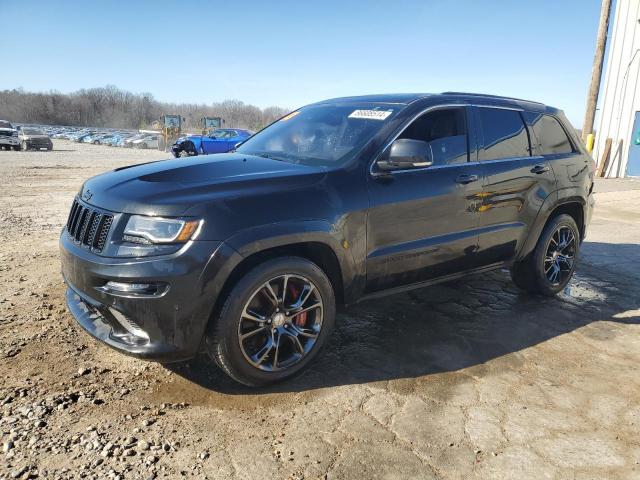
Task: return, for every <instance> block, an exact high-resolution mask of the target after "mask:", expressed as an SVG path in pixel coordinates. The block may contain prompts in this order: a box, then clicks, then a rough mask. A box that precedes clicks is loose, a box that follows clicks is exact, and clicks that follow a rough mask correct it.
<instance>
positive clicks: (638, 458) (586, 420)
mask: <svg viewBox="0 0 640 480" xmlns="http://www.w3.org/2000/svg"><path fill="white" fill-rule="evenodd" d="M54 148H55V150H54V151H53V152H6V151H1V152H0V178H1V179H2V183H1V185H2V189H1V191H0V197H1V200H0V231H1V232H2V235H1V238H2V242H1V243H0V369H1V370H0V371H1V372H2V375H0V437H1V438H0V447H1V450H0V457H1V458H0V478H35V477H38V478H61V479H62V478H180V477H182V476H187V477H197V478H220V479H228V478H242V479H245V478H246V479H253V478H269V479H271V478H273V479H289V478H291V479H302V478H305V479H324V478H327V479H343V478H344V479H352V478H353V479H370V478H379V479H390V478H414V479H418V478H419V479H430V478H437V479H457V478H476V479H492V478H496V479H498V478H500V479H502V478H504V479H512V478H518V479H525V478H527V479H528V478H530V479H542V478H550V479H555V478H558V479H560V478H562V479H565V478H571V479H591V478H620V479H633V478H637V479H640V375H638V372H639V369H638V365H639V364H640V310H639V308H640V305H639V304H640V283H639V280H640V182H638V181H636V182H634V181H602V182H600V183H599V184H598V185H597V191H598V192H599V193H597V202H598V203H597V207H596V212H595V217H594V219H593V222H592V224H591V227H590V231H589V238H588V241H587V242H586V243H585V244H584V248H583V255H582V263H581V265H580V266H579V267H578V274H577V277H576V279H575V280H574V281H573V282H572V284H571V285H570V288H569V289H568V290H567V292H566V293H565V294H563V295H562V296H560V297H559V298H557V299H547V298H537V297H531V296H526V295H523V294H520V293H519V292H518V291H517V290H516V289H515V288H514V287H513V285H512V284H511V282H510V281H509V278H508V274H507V273H506V272H495V273H492V274H488V275H483V276H476V277H472V278H469V279H466V280H463V281H457V282H454V283H448V284H444V285H441V286H436V287H432V288H428V289H424V290H417V291H413V292H411V293H405V294H400V295H395V296H392V297H387V298H383V299H379V300H376V301H372V302H369V303H366V304H361V305H357V306H354V307H351V308H349V309H348V310H346V311H344V312H342V313H340V314H339V317H338V321H337V329H336V332H335V334H334V336H333V339H332V341H331V342H330V344H329V346H328V348H327V349H326V350H325V351H324V353H323V354H322V355H321V357H320V358H319V360H318V361H317V362H316V363H315V364H314V365H313V367H312V368H311V369H310V370H309V371H308V372H307V373H306V374H305V375H303V376H301V377H299V378H297V379H295V380H294V381H291V382H288V383H285V384H282V385H279V386H277V387H275V388H272V389H269V390H262V391H250V390H247V389H244V388H241V387H238V386H236V385H235V384H233V383H232V382H231V381H229V380H227V378H226V377H225V376H224V375H223V374H221V373H220V372H218V371H217V370H216V369H215V368H213V367H210V366H208V365H207V364H206V362H204V361H202V359H200V360H198V361H193V362H190V363H189V364H182V365H175V366H172V367H171V368H167V367H164V366H161V365H157V364H151V363H144V362H142V361H138V360H135V359H132V358H128V357H125V356H122V355H120V354H118V353H116V352H114V351H112V350H110V349H108V348H107V347H104V346H102V345H99V344H97V343H96V342H94V341H93V340H91V339H90V338H89V337H88V336H87V335H85V334H84V333H83V332H82V331H80V329H79V328H78V327H76V326H75V324H74V320H73V318H72V317H71V315H70V314H69V313H68V312H67V311H66V308H65V305H64V295H63V294H64V290H65V288H64V285H63V283H62V280H61V277H60V273H59V269H60V268H59V261H58V247H57V237H58V234H59V232H60V229H61V228H62V225H63V223H64V222H65V220H66V216H67V213H68V209H69V207H70V203H71V200H72V198H73V195H74V194H75V193H76V192H77V191H78V189H79V187H80V185H81V183H82V181H83V180H84V179H86V178H87V177H90V176H92V175H95V174H97V173H99V172H102V171H104V170H108V169H111V168H115V167H118V166H122V165H125V164H130V163H136V162H144V161H150V160H155V159H160V158H166V157H167V154H164V153H161V152H154V151H140V150H123V149H114V148H108V147H101V146H92V145H82V144H75V143H70V142H65V141H54Z"/></svg>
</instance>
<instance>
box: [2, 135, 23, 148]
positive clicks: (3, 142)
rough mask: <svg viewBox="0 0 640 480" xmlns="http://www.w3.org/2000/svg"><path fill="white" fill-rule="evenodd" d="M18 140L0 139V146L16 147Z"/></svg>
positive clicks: (13, 138) (12, 138)
mask: <svg viewBox="0 0 640 480" xmlns="http://www.w3.org/2000/svg"><path fill="white" fill-rule="evenodd" d="M18 143H19V142H18V139H17V138H15V137H0V145H11V146H16V145H18Z"/></svg>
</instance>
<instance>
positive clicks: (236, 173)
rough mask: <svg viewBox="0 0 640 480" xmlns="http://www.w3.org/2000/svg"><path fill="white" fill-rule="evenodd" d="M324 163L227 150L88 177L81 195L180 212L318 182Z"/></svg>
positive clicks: (116, 207)
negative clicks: (256, 155) (304, 162)
mask: <svg viewBox="0 0 640 480" xmlns="http://www.w3.org/2000/svg"><path fill="white" fill-rule="evenodd" d="M325 171H326V169H325V168H324V167H310V166H305V165H299V164H292V163H287V162H283V161H278V160H273V159H269V158H262V157H255V156H251V155H242V154H237V153H226V154H217V155H204V156H198V157H188V158H176V159H171V160H161V161H158V162H150V163H145V164H139V165H133V166H129V167H123V168H119V169H116V170H113V171H111V172H108V173H103V174H101V175H98V176H96V177H93V178H91V179H89V180H87V181H86V182H85V184H84V185H83V187H82V191H81V192H80V195H81V198H82V199H83V200H84V201H87V202H88V203H90V204H92V205H95V206H97V207H100V208H103V209H106V210H111V211H114V212H123V213H137V214H146V215H165V216H179V215H183V214H184V213H185V212H186V211H187V210H189V209H194V207H197V206H199V205H204V204H207V203H210V202H213V201H216V200H221V199H226V198H231V197H239V196H245V195H252V194H254V193H266V192H268V190H270V189H273V190H274V191H281V190H282V189H283V188H286V189H290V188H299V187H304V186H305V185H306V186H309V185H312V184H313V183H315V182H317V181H318V180H319V177H322V176H323V174H324V172H325Z"/></svg>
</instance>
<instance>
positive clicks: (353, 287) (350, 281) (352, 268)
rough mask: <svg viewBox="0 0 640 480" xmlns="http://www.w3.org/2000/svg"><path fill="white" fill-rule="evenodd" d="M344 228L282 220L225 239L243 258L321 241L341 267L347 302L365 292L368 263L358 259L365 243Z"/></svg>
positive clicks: (320, 223)
mask: <svg viewBox="0 0 640 480" xmlns="http://www.w3.org/2000/svg"><path fill="white" fill-rule="evenodd" d="M348 236H349V237H351V238H357V237H354V236H352V235H348V233H347V232H345V231H344V230H343V229H336V228H335V227H334V225H332V224H331V223H330V222H328V221H325V220H307V221H299V222H282V223H274V224H268V225H261V226H258V227H253V228H250V229H247V230H244V231H242V232H239V233H237V234H235V235H233V236H232V237H230V238H228V239H227V240H225V244H227V245H229V246H230V247H231V248H233V249H234V250H235V251H237V252H238V253H239V254H240V255H241V256H242V257H243V258H246V257H249V256H250V255H253V254H255V253H258V252H261V251H264V250H268V249H271V248H276V247H286V246H287V245H294V244H304V243H320V244H323V245H326V246H328V247H329V248H330V249H331V250H332V251H333V253H334V254H335V256H336V259H337V260H338V264H339V266H340V273H341V277H342V285H343V289H344V290H343V292H342V293H343V294H344V299H345V303H351V302H353V301H355V299H356V298H357V297H358V296H359V295H360V294H361V293H362V291H363V290H364V284H365V269H364V262H363V261H361V260H358V259H359V258H360V257H361V256H362V253H363V251H364V245H361V244H360V243H358V242H356V243H355V244H351V243H350V240H349V239H348V238H347V237H348ZM361 250H362V251H361Z"/></svg>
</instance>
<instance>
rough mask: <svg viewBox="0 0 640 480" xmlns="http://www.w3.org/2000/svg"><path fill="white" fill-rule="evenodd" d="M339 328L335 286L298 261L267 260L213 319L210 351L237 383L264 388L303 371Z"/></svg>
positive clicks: (318, 271) (237, 287)
mask: <svg viewBox="0 0 640 480" xmlns="http://www.w3.org/2000/svg"><path fill="white" fill-rule="evenodd" d="M334 322H335V296H334V292H333V288H332V286H331V282H330V281H329V279H328V278H327V276H326V275H325V273H324V272H323V271H322V270H321V269H320V268H319V267H318V266H317V265H315V264H314V263H312V262H310V261H308V260H306V259H304V258H299V257H282V258H276V259H273V260H269V261H267V262H265V263H263V264H261V265H258V266H257V267H255V268H254V269H252V270H251V271H249V272H248V273H247V274H246V275H245V276H244V277H243V278H241V279H240V281H239V282H238V283H237V284H236V285H235V286H234V287H233V289H232V290H231V292H230V293H229V295H228V296H227V298H226V300H225V302H224V305H223V307H222V309H221V310H220V312H219V314H218V315H217V317H216V318H213V319H212V322H211V324H210V326H209V331H208V333H207V338H206V345H207V350H208V352H209V354H210V356H211V357H212V358H213V360H214V361H215V362H216V363H217V364H218V366H219V367H220V368H221V369H222V370H224V371H225V372H226V373H227V374H228V375H229V376H231V377H232V378H233V379H235V380H236V381H238V382H240V383H243V384H245V385H248V386H261V385H267V384H269V383H273V382H277V381H281V380H284V379H286V378H289V377H291V376H292V375H295V374H296V373H298V372H300V371H301V370H302V369H304V368H305V367H306V366H307V364H308V363H309V362H310V361H311V360H312V359H313V357H315V356H316V355H317V353H318V351H319V350H320V348H321V347H322V345H323V344H324V343H325V341H326V339H327V337H328V336H329V334H330V332H331V330H332V329H333V325H334Z"/></svg>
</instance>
